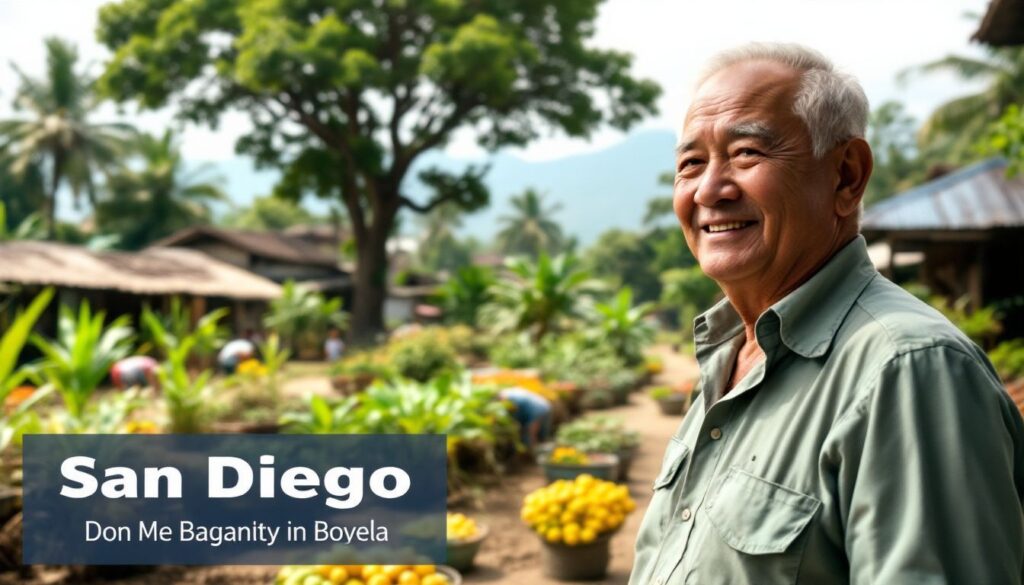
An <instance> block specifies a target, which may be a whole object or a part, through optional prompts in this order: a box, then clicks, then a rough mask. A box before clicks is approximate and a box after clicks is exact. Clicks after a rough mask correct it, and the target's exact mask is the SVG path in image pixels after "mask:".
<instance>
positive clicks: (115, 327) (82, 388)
mask: <svg viewBox="0 0 1024 585" xmlns="http://www.w3.org/2000/svg"><path fill="white" fill-rule="evenodd" d="M105 317H106V314H105V313H104V312H103V311H99V312H97V313H93V312H92V311H91V310H90V308H89V303H88V302H87V301H83V302H82V303H81V304H80V305H79V307H78V315H77V317H76V316H75V314H74V313H72V311H71V309H69V308H68V307H65V306H61V308H60V318H59V319H58V322H57V339H55V340H52V341H51V340H48V339H44V338H43V337H41V336H39V335H37V334H33V335H32V338H31V339H32V343H33V344H34V345H35V346H36V347H37V348H39V351H41V352H42V353H43V358H42V360H41V361H40V362H39V363H38V364H37V365H36V368H37V370H38V371H39V373H40V374H41V375H42V377H43V379H44V380H46V382H47V383H49V384H51V385H53V387H54V388H56V390H57V392H58V393H59V394H60V396H61V398H62V399H63V401H64V407H65V408H66V409H67V411H68V414H69V415H70V417H71V418H72V419H81V418H82V415H83V414H84V412H85V406H86V404H87V403H88V401H89V397H90V396H92V394H93V392H94V391H95V390H96V388H97V386H99V385H100V382H102V381H103V379H104V378H105V377H106V376H107V373H108V372H109V371H110V367H111V366H113V365H114V363H115V362H116V361H118V360H120V359H122V358H125V357H127V356H128V355H129V353H131V350H132V341H133V332H132V327H131V325H130V323H131V320H130V319H129V317H128V316H127V315H122V316H121V317H118V318H117V319H114V320H113V321H111V322H110V323H109V324H106V325H105V324H104V320H105Z"/></svg>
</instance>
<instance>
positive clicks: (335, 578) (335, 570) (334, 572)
mask: <svg viewBox="0 0 1024 585" xmlns="http://www.w3.org/2000/svg"><path fill="white" fill-rule="evenodd" d="M329 568H330V571H328V573H327V578H328V579H329V580H330V581H331V585H342V584H343V583H345V581H348V577H349V575H348V571H346V570H345V567H342V566H333V567H330V566H329Z"/></svg>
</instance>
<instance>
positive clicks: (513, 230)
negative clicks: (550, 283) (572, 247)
mask: <svg viewBox="0 0 1024 585" xmlns="http://www.w3.org/2000/svg"><path fill="white" fill-rule="evenodd" d="M510 202H511V203H512V208H513V210H514V213H512V214H511V215H503V216H501V217H500V218H498V221H500V222H501V223H502V224H503V225H504V227H503V228H502V230H501V231H500V232H498V235H497V236H496V237H497V241H498V246H499V247H501V249H502V250H503V251H504V252H505V253H506V254H526V255H528V256H531V257H537V256H539V255H540V254H541V253H542V252H548V253H554V252H557V251H558V250H559V249H560V247H561V246H562V244H563V243H564V236H563V234H562V228H561V226H559V225H558V224H557V223H555V222H554V221H551V219H550V218H551V216H552V215H554V214H555V213H557V212H558V211H560V210H561V209H562V206H561V205H560V204H558V203H556V204H554V205H552V206H550V207H547V208H545V207H544V201H543V196H542V195H541V194H540V193H537V192H536V191H534V190H533V189H527V190H526V191H524V192H523V194H522V195H518V196H513V197H512V198H511V199H510Z"/></svg>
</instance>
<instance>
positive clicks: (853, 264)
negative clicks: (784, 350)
mask: <svg viewBox="0 0 1024 585" xmlns="http://www.w3.org/2000/svg"><path fill="white" fill-rule="evenodd" d="M876 274H878V272H877V271H876V270H875V267H874V266H873V265H872V264H871V259H870V258H869V257H868V249H867V242H866V241H865V240H864V236H857V237H856V238H854V239H853V241H851V242H850V243H849V244H847V245H846V246H844V247H843V248H842V249H841V250H840V251H839V252H837V253H836V254H835V255H834V256H832V258H831V259H829V261H828V262H827V263H826V264H825V266H823V267H822V268H821V269H820V270H818V272H816V273H815V274H814V275H813V276H811V278H810V279H808V280H807V282H805V283H803V284H802V285H800V287H799V288H797V289H796V290H795V291H793V292H791V293H789V294H788V295H786V297H785V298H783V299H782V300H780V301H778V302H777V303H775V304H774V305H772V306H771V307H770V308H768V310H767V311H765V313H763V314H762V315H761V317H760V318H759V319H758V322H757V325H756V327H755V331H756V334H757V336H758V339H759V340H760V339H761V338H762V337H765V336H767V335H769V334H770V333H772V332H774V331H776V330H777V331H778V332H779V335H780V337H781V339H782V343H784V344H785V345H786V347H788V348H789V349H791V350H792V351H794V352H796V353H798V354H800V355H801V356H803V357H806V358H815V357H819V356H821V355H823V354H824V353H825V352H826V351H828V348H829V347H830V346H831V345H832V339H833V338H834V337H835V334H836V331H837V330H838V329H839V326H840V325H841V324H842V322H843V319H844V318H845V317H846V314H847V313H849V312H850V308H851V307H852V306H853V303H854V302H855V301H856V300H857V298H858V297H859V296H860V293H861V292H862V291H863V290H864V287H866V286H867V285H868V282H870V281H871V279H872V278H874V276H875V275H876ZM769 313H770V314H769ZM742 329H743V322H742V320H741V319H740V317H739V314H737V313H736V310H735V309H733V307H732V305H731V304H730V303H729V299H727V298H726V299H722V300H721V301H720V302H718V303H717V304H716V305H715V306H713V307H712V308H711V309H709V310H707V311H706V312H704V313H703V314H701V315H700V316H698V317H697V318H696V319H695V320H694V335H693V338H694V341H696V342H697V343H699V344H702V345H704V344H710V345H717V344H719V343H721V342H723V341H725V340H727V339H731V338H733V337H735V336H736V335H737V334H739V333H740V332H741V331H742Z"/></svg>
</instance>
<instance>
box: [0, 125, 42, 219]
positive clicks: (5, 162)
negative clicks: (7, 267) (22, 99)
mask: <svg viewBox="0 0 1024 585" xmlns="http://www.w3.org/2000/svg"><path fill="white" fill-rule="evenodd" d="M0 140H2V138H0ZM5 155H6V153H5V152H3V151H2V150H0V203H3V206H4V211H5V218H4V223H3V224H2V225H0V229H2V230H4V231H6V233H7V234H13V233H16V232H18V231H19V226H22V225H26V226H27V225H29V224H30V223H32V220H30V218H33V219H34V220H35V221H37V222H38V223H40V224H42V222H43V217H42V214H41V213H40V210H41V209H42V208H43V202H44V200H45V198H46V196H45V194H44V192H43V189H44V181H43V172H42V168H41V165H40V164H38V163H31V164H29V165H28V166H27V167H26V168H25V170H24V171H23V172H22V173H20V174H19V175H15V174H13V173H11V172H10V169H9V167H10V160H9V159H8V157H7V156H5ZM39 229H40V234H41V236H42V237H45V235H46V230H45V229H44V228H43V227H40V228H39ZM34 233H35V232H34V231H33V234H34ZM11 239H23V238H19V237H17V236H11ZM32 239H36V238H32Z"/></svg>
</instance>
